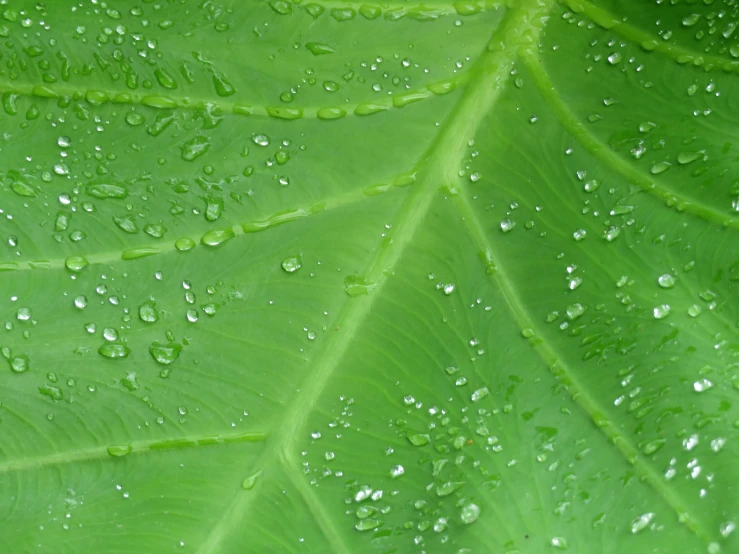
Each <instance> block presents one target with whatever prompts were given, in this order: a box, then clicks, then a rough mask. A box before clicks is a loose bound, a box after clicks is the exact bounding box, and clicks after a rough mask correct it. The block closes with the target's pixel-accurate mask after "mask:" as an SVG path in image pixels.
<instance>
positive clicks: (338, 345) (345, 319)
mask: <svg viewBox="0 0 739 554" xmlns="http://www.w3.org/2000/svg"><path fill="white" fill-rule="evenodd" d="M553 3H554V0H522V1H521V2H520V3H519V5H518V6H517V7H516V8H515V9H514V10H512V11H511V12H509V13H508V14H507V15H506V18H505V19H504V21H503V23H502V25H501V27H500V28H498V29H497V30H496V32H495V34H494V36H493V40H492V41H491V44H492V45H494V46H493V47H491V48H488V51H486V52H485V53H484V54H483V55H482V56H481V58H480V59H479V60H478V61H477V63H476V64H475V67H474V69H473V71H474V72H475V76H474V78H473V80H472V81H471V82H470V85H469V87H468V88H467V90H465V93H464V95H463V96H462V98H461V99H460V102H459V104H458V105H457V106H456V108H455V109H454V111H453V112H452V114H451V115H450V117H449V119H448V120H447V122H446V124H445V125H444V126H443V127H442V129H440V131H439V133H438V134H437V136H436V138H435V140H434V142H433V143H432V144H431V146H430V148H429V150H428V151H427V154H426V155H425V156H424V158H423V160H421V162H420V163H419V173H420V177H421V178H420V179H419V181H421V183H420V184H419V186H417V187H416V188H415V189H414V190H413V191H412V193H411V194H410V195H409V196H408V197H407V198H406V201H405V203H404V205H403V206H402V207H401V209H400V210H399V212H398V214H397V216H396V222H395V224H394V225H393V228H394V234H393V236H392V239H393V240H392V241H391V242H390V243H389V245H388V246H386V247H381V248H380V249H379V250H378V251H377V253H376V254H375V256H373V259H372V260H370V261H369V263H368V265H367V268H366V281H368V282H369V283H372V290H371V291H370V292H369V293H368V294H367V295H360V296H358V297H355V298H352V299H351V300H350V301H349V302H347V303H346V304H345V305H344V307H343V309H342V310H341V312H340V313H339V315H338V317H337V321H336V322H337V326H338V327H339V328H340V331H337V332H336V333H334V334H332V335H331V336H330V337H329V339H328V340H327V341H326V343H325V345H324V347H323V349H322V350H321V351H320V352H319V354H318V356H317V358H316V362H314V364H313V367H312V371H310V373H309V374H308V375H307V376H306V378H305V379H304V380H303V383H302V384H301V388H300V389H299V393H298V396H297V397H296V398H295V400H294V401H293V402H292V403H291V404H290V407H289V408H288V410H287V411H286V412H285V414H284V416H283V417H282V418H281V420H280V421H279V422H277V423H276V424H275V427H274V429H273V431H272V433H271V434H272V435H273V436H274V437H275V438H274V440H272V441H270V443H269V445H268V447H267V448H266V449H265V450H264V451H263V453H262V455H261V456H260V458H259V459H258V460H257V462H256V464H255V465H256V468H255V469H264V470H265V471H268V470H269V469H271V466H272V464H273V463H274V461H275V459H278V460H281V461H282V464H283V465H284V466H285V467H284V469H285V471H286V472H295V471H297V467H299V466H297V465H296V464H295V463H293V459H294V458H293V456H294V454H293V450H294V449H295V446H296V442H297V440H298V432H299V431H301V430H302V429H303V427H304V425H305V416H306V414H308V413H310V411H311V410H312V408H313V407H314V405H315V404H316V402H317V401H318V399H319V397H320V395H321V394H322V392H323V389H324V388H325V385H326V383H327V381H328V380H329V378H330V377H331V375H332V374H333V373H334V371H335V370H336V368H337V367H338V366H339V365H340V362H341V360H342V359H343V357H344V354H345V353H346V351H347V350H348V348H349V346H350V344H351V343H352V342H353V339H354V337H355V335H356V334H357V333H358V331H359V329H360V327H361V325H362V324H363V322H364V320H365V319H366V317H367V316H368V315H369V314H370V312H371V308H372V305H373V304H374V302H375V299H376V298H377V297H378V296H379V295H380V294H381V293H382V289H383V286H384V284H385V283H386V282H387V279H388V276H389V275H391V274H392V270H393V268H394V267H395V266H396V265H397V263H398V261H399V260H400V258H401V256H402V254H403V253H404V251H405V249H406V247H407V246H408V244H409V243H410V242H411V240H412V238H413V236H414V234H415V232H416V231H417V230H418V229H419V228H420V227H421V225H422V223H423V221H424V220H425V217H426V215H427V213H428V212H429V210H430V208H431V205H432V204H433V202H434V200H435V199H436V198H437V195H436V192H437V191H438V190H439V189H440V188H441V186H442V185H444V184H447V183H450V182H453V179H454V178H455V176H456V171H457V168H458V167H459V164H460V163H461V160H462V157H463V155H464V152H465V151H466V148H467V142H468V140H469V139H470V138H471V137H472V136H473V135H474V133H475V132H476V130H477V128H478V126H479V125H480V123H481V122H482V117H481V115H482V114H485V113H487V112H488V111H489V110H490V108H491V107H492V106H493V105H494V103H495V101H496V100H497V98H498V96H499V95H500V93H501V91H502V89H503V88H504V87H505V85H506V83H507V81H508V78H509V76H510V71H511V69H512V68H513V65H514V61H515V56H516V51H517V49H518V48H519V47H520V46H522V45H525V44H529V43H531V42H536V41H537V40H538V36H539V33H540V32H541V27H542V25H543V24H544V21H545V20H546V14H547V13H548V12H549V10H550V9H551V7H552V5H553ZM496 39H499V40H496ZM497 45H500V46H497ZM297 478H300V477H297ZM261 481H262V482H264V481H267V479H263V480H261ZM260 486H261V484H257V487H255V488H254V489H253V490H252V491H249V492H248V493H247V494H243V495H239V496H236V497H235V498H234V500H233V502H232V503H231V505H230V506H229V507H228V508H227V510H226V513H225V514H224V515H223V516H222V517H221V518H219V520H218V523H217V524H216V525H215V526H214V527H213V529H212V530H211V532H210V534H209V536H208V537H207V539H206V540H205V542H204V543H203V544H201V546H200V548H199V549H198V550H197V552H198V554H211V553H215V552H219V551H220V550H221V547H220V545H221V542H222V541H223V539H224V537H225V535H226V534H227V533H228V531H229V530H230V529H231V528H233V527H237V524H238V522H239V521H242V520H243V515H244V514H245V513H246V512H247V511H248V510H249V509H250V508H251V506H252V504H253V502H254V501H255V499H256V497H257V496H258V492H259V487H260ZM299 492H300V493H301V495H303V497H304V498H305V500H306V502H307V503H308V504H309V505H311V504H314V503H317V502H319V500H318V499H315V498H307V497H306V495H307V496H308V497H312V496H313V495H315V492H314V491H313V490H312V489H310V488H307V487H301V488H300V489H299ZM329 533H330V530H329ZM327 539H329V540H331V538H330V537H327ZM342 545H343V543H342Z"/></svg>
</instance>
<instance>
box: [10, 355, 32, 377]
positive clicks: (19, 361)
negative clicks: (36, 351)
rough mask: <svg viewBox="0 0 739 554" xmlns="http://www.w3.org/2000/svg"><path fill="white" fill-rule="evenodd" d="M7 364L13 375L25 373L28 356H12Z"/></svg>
mask: <svg viewBox="0 0 739 554" xmlns="http://www.w3.org/2000/svg"><path fill="white" fill-rule="evenodd" d="M8 362H9V363H10V369H11V370H12V371H14V372H15V373H23V372H25V371H28V367H29V363H28V356H26V355H25V354H21V355H19V356H14V357H12V358H10V360H8Z"/></svg>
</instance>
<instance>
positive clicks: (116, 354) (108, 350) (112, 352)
mask: <svg viewBox="0 0 739 554" xmlns="http://www.w3.org/2000/svg"><path fill="white" fill-rule="evenodd" d="M98 353H99V354H101V355H102V356H105V357H106V358H111V359H120V358H126V357H128V355H129V354H130V353H131V349H130V348H128V346H126V345H125V344H120V343H114V342H109V343H107V344H104V345H102V346H101V347H100V348H98Z"/></svg>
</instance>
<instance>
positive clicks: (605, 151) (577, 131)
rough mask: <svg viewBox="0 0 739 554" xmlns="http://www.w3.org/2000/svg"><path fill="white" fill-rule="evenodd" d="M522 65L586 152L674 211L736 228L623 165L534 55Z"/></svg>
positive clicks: (738, 221)
mask: <svg viewBox="0 0 739 554" xmlns="http://www.w3.org/2000/svg"><path fill="white" fill-rule="evenodd" d="M522 60H523V62H524V65H525V66H526V68H527V69H528V71H529V72H530V73H531V75H532V77H533V79H534V83H535V84H536V87H537V88H538V89H539V92H540V93H541V95H542V96H543V97H544V99H545V101H546V102H547V104H549V107H550V108H551V109H552V111H554V113H555V115H556V116H557V118H558V120H559V122H560V123H561V124H562V126H563V127H564V128H565V130H566V131H567V132H568V133H570V134H571V135H572V136H573V137H574V138H575V139H576V140H577V141H578V142H579V143H580V144H582V145H583V146H584V147H585V149H586V150H587V151H588V152H590V153H591V154H593V155H594V156H595V157H597V158H598V159H599V160H601V161H602V162H603V163H605V164H606V165H608V166H609V167H610V168H611V169H613V170H614V171H616V172H618V173H619V174H621V175H622V176H624V177H625V178H626V179H628V180H629V181H631V182H633V183H634V184H636V185H637V186H638V187H639V188H641V189H642V190H643V191H645V192H648V193H649V194H652V195H654V196H656V197H657V198H659V199H661V200H664V201H665V202H666V204H667V205H668V206H671V207H674V208H676V209H677V210H678V211H681V212H683V211H684V212H688V213H690V214H692V215H694V216H697V217H699V218H701V219H704V220H706V221H711V222H714V223H719V224H721V225H722V226H724V227H729V228H732V229H739V218H736V217H732V216H730V215H728V214H724V213H721V212H720V211H719V210H717V209H716V208H714V207H712V206H710V205H707V204H705V203H703V202H701V201H699V200H696V199H694V198H691V197H689V196H687V195H685V194H683V193H681V192H677V191H675V190H673V189H671V188H670V187H668V186H666V185H664V184H661V183H660V182H659V181H657V180H654V179H651V178H649V177H647V176H646V175H644V174H643V173H642V172H640V171H639V170H637V169H635V168H633V167H632V166H631V165H630V164H628V163H627V162H625V161H624V160H623V159H622V158H621V157H619V156H618V155H617V154H616V153H615V152H613V151H612V150H611V149H610V148H609V147H608V146H607V145H606V144H604V143H603V142H601V141H600V139H598V138H597V137H596V136H595V135H593V134H592V133H591V132H590V131H588V129H587V128H586V127H585V125H583V124H582V123H581V122H580V121H579V120H578V119H577V117H576V116H575V114H574V113H573V112H572V110H571V109H570V108H569V106H567V104H565V103H564V102H563V101H562V100H561V99H560V97H559V96H558V95H557V94H556V92H555V91H554V85H553V83H552V82H551V80H550V79H549V76H548V75H547V73H546V71H544V69H543V68H542V67H541V64H540V63H539V62H538V60H537V59H536V55H535V54H534V52H531V51H528V52H525V53H524V54H522Z"/></svg>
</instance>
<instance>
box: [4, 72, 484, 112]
mask: <svg viewBox="0 0 739 554" xmlns="http://www.w3.org/2000/svg"><path fill="white" fill-rule="evenodd" d="M468 80H469V75H468V74H467V73H459V74H457V75H454V76H452V77H449V78H447V79H442V80H438V81H434V82H432V83H428V84H427V85H424V86H422V87H418V88H415V89H412V90H407V91H404V92H402V93H396V94H393V95H387V96H385V97H383V98H380V99H378V100H373V101H367V102H359V103H356V102H355V103H346V104H338V105H333V106H304V107H298V106H293V105H292V104H289V105H288V104H284V105H281V106H261V105H257V104H253V103H248V102H242V101H233V100H225V99H224V98H199V97H193V96H182V95H171V94H148V93H147V94H141V93H136V92H121V91H119V90H112V89H94V90H93V89H87V90H83V89H79V88H76V87H74V86H71V85H67V84H55V85H52V86H49V85H33V84H30V83H18V82H8V81H2V80H0V95H9V96H7V97H6V100H8V101H9V100H11V99H12V102H10V103H9V104H8V105H7V106H6V113H8V115H16V114H17V112H18V109H17V108H14V107H13V106H14V104H15V98H14V96H15V97H17V96H27V97H33V98H52V99H53V98H74V99H77V100H83V99H84V100H85V101H87V102H89V103H90V104H92V105H93V106H99V105H102V104H107V103H112V104H117V105H124V106H125V105H130V106H137V105H140V106H146V107H149V108H156V109H163V110H168V109H170V110H171V109H175V108H182V109H188V110H208V111H213V110H220V111H222V112H224V113H233V114H236V115H245V116H249V115H256V116H264V117H272V118H276V119H286V120H293V119H322V120H333V119H340V118H343V117H346V116H350V115H357V116H365V115H373V114H376V113H380V112H384V111H387V110H389V109H392V108H403V107H405V106H407V105H408V104H412V103H414V102H418V101H420V100H426V99H428V98H431V97H432V96H441V95H444V94H448V93H450V92H452V91H453V90H454V89H456V88H457V87H461V86H463V85H464V84H465V83H466V82H467V81H468ZM6 104H7V102H6ZM8 106H10V107H8Z"/></svg>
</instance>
